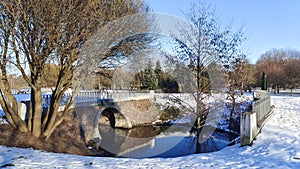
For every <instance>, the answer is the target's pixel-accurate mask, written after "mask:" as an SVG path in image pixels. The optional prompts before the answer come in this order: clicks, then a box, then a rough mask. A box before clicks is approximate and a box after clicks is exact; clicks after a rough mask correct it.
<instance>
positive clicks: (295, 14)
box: [147, 0, 300, 63]
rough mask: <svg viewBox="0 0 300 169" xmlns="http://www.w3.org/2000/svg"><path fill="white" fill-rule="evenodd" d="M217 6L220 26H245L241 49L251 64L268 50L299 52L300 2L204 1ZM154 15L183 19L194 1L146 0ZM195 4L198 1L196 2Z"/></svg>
mask: <svg viewBox="0 0 300 169" xmlns="http://www.w3.org/2000/svg"><path fill="white" fill-rule="evenodd" d="M204 1H205V2H208V3H211V4H212V5H213V6H215V7H216V12H217V15H218V16H219V17H220V22H221V23H222V25H224V26H226V25H229V24H231V23H232V25H233V27H234V28H236V29H237V28H239V27H241V26H243V27H244V33H245V34H246V37H247V40H246V41H245V42H244V45H243V48H244V50H245V52H246V54H247V55H248V57H249V58H250V60H251V62H252V63H255V62H256V60H257V59H258V58H259V57H260V55H261V54H263V53H264V52H266V51H267V50H269V49H271V48H291V49H296V50H300V1H299V0H284V1H283V0H204ZM147 2H148V4H149V5H150V7H151V8H152V9H153V11H154V12H162V13H167V14H172V15H176V16H179V17H184V14H183V12H187V11H189V9H190V6H191V3H192V2H193V0H147ZM196 2H198V1H196Z"/></svg>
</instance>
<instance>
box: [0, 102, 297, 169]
mask: <svg viewBox="0 0 300 169" xmlns="http://www.w3.org/2000/svg"><path fill="white" fill-rule="evenodd" d="M272 104H274V105H275V106H276V107H275V112H274V114H273V115H272V117H271V118H270V120H269V121H268V122H267V123H266V125H265V126H264V128H263V130H262V133H261V134H260V135H259V136H258V137H257V140H256V141H254V143H253V145H252V147H239V145H234V146H231V147H226V148H225V149H223V150H221V151H218V152H214V153H205V154H196V155H189V156H183V157H177V158H154V159H128V158H106V157H105V158H104V157H83V156H75V155H65V154H55V153H47V152H41V151H35V150H32V149H19V148H7V147H3V146H0V166H10V165H12V166H13V167H14V168H131V169H133V168H164V169H166V168H300V131H299V128H300V97H295V96H294V97H291V96H272Z"/></svg>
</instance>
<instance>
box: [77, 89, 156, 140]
mask: <svg viewBox="0 0 300 169" xmlns="http://www.w3.org/2000/svg"><path fill="white" fill-rule="evenodd" d="M153 100H154V94H151V93H114V94H113V95H112V96H110V97H108V98H97V100H95V99H94V100H93V99H92V100H88V99H87V101H85V102H77V103H75V111H76V115H77V117H78V119H79V121H80V123H81V126H82V129H83V131H84V136H85V141H86V142H89V141H90V140H92V141H94V142H95V143H96V144H100V141H101V139H102V138H101V135H100V133H99V126H110V127H111V128H125V129H130V128H132V127H133V126H135V125H141V124H151V123H152V122H154V121H157V120H158V119H159V112H160V111H159V109H158V108H157V107H156V106H155V105H154V104H153V103H152V101H153Z"/></svg>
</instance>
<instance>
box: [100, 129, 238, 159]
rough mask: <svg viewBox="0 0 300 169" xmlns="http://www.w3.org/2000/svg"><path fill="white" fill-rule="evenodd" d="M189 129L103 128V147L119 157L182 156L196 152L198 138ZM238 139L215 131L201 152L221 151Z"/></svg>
mask: <svg viewBox="0 0 300 169" xmlns="http://www.w3.org/2000/svg"><path fill="white" fill-rule="evenodd" d="M189 129H190V127H189V126H186V125H176V126H174V125H173V126H171V127H159V126H148V127H136V128H133V129H131V130H123V129H113V128H111V127H110V126H100V127H99V131H100V134H101V137H102V141H101V144H100V147H101V148H103V149H104V150H106V151H108V152H110V153H112V154H114V156H115V157H130V158H155V157H163V158H168V157H179V156H184V155H189V154H195V153H196V143H197V140H196V136H195V135H190V133H189ZM235 137H236V136H233V135H232V134H230V133H226V132H223V131H220V130H214V131H213V133H211V134H210V135H208V136H207V137H206V138H207V139H205V140H204V141H203V142H202V144H201V152H200V153H207V152H213V151H218V150H220V149H222V148H224V147H226V146H227V145H228V143H230V141H231V140H233V139H234V138H235Z"/></svg>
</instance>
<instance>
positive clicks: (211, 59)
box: [166, 1, 243, 152]
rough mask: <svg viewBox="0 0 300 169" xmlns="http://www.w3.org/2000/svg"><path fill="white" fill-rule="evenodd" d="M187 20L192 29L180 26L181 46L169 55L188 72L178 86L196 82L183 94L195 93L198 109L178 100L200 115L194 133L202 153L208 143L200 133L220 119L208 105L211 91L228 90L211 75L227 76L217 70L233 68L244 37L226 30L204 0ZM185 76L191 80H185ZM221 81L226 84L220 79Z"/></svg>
mask: <svg viewBox="0 0 300 169" xmlns="http://www.w3.org/2000/svg"><path fill="white" fill-rule="evenodd" d="M186 19H187V21H188V22H189V23H191V25H190V26H188V27H186V26H184V27H182V25H179V26H178V32H180V36H174V40H175V41H176V42H177V44H178V46H177V48H176V49H177V55H176V56H173V55H166V56H167V60H168V61H169V62H170V63H171V64H172V65H176V67H177V70H180V73H179V74H182V73H184V72H185V76H182V75H180V76H179V77H175V79H177V81H178V83H180V84H182V83H185V82H188V83H192V85H191V87H190V88H188V89H187V88H184V90H183V92H187V91H188V92H191V94H192V95H193V97H194V99H195V102H196V106H195V107H194V106H193V105H190V104H186V103H185V102H184V101H183V100H180V99H179V98H178V99H175V101H176V102H179V103H180V104H181V105H185V106H186V110H188V111H190V112H192V113H193V114H194V115H196V122H195V124H194V130H195V131H196V134H197V140H198V142H197V143H199V144H197V150H196V151H197V152H201V144H203V143H204V142H205V141H206V140H207V138H204V137H205V135H206V134H202V135H201V134H200V133H201V130H202V128H203V127H204V126H205V125H206V124H205V122H206V121H207V120H212V121H213V120H216V119H212V118H216V117H213V114H214V112H217V111H219V110H217V109H215V108H212V107H211V106H209V105H208V104H207V103H206V101H207V98H208V97H209V93H210V91H214V92H216V90H220V89H222V90H224V87H225V85H224V84H223V85H224V86H223V87H221V86H220V85H218V84H215V83H213V82H211V80H212V79H214V80H216V77H210V75H216V76H218V77H219V78H222V77H223V76H224V74H221V72H220V71H219V73H217V70H220V69H218V68H217V67H218V66H216V65H222V66H219V67H220V68H222V67H226V65H228V66H231V65H230V64H231V62H230V59H231V58H233V57H235V56H236V54H237V52H238V50H237V49H238V47H239V45H240V44H241V41H242V39H243V37H242V32H241V31H238V32H237V33H234V32H233V31H232V30H231V28H230V27H228V28H226V29H222V28H221V26H220V25H219V23H218V19H217V17H216V15H215V11H214V10H213V9H212V8H211V7H210V5H206V4H205V3H202V1H199V3H198V4H192V8H191V10H190V11H189V13H187V14H186ZM178 67H179V68H178ZM211 70H214V71H215V72H214V73H216V74H214V73H211V72H210V71H211ZM210 73H211V74H210ZM183 77H185V78H187V77H190V78H189V79H188V80H184V79H183ZM181 79H183V80H182V81H181ZM219 82H221V83H222V82H224V81H223V80H220V81H219ZM207 89H209V90H207ZM215 106H217V105H215ZM206 136H207V135H206Z"/></svg>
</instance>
